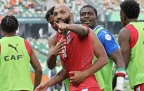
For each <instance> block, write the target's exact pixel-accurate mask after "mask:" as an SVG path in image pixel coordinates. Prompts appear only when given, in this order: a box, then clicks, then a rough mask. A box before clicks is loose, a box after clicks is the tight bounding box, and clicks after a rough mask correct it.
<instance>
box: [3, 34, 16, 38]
mask: <svg viewBox="0 0 144 91" xmlns="http://www.w3.org/2000/svg"><path fill="white" fill-rule="evenodd" d="M12 36H16V33H4V37H12Z"/></svg>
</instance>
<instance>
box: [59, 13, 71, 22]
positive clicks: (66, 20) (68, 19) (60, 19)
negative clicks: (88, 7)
mask: <svg viewBox="0 0 144 91" xmlns="http://www.w3.org/2000/svg"><path fill="white" fill-rule="evenodd" d="M70 20H71V19H70V15H69V16H68V17H67V18H66V19H62V18H58V19H57V21H56V22H57V23H59V21H63V23H66V24H69V23H70Z"/></svg>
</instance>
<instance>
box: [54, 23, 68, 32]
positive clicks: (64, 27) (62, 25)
mask: <svg viewBox="0 0 144 91" xmlns="http://www.w3.org/2000/svg"><path fill="white" fill-rule="evenodd" d="M54 24H55V25H56V27H57V28H58V30H57V31H58V32H59V33H62V32H64V31H65V30H67V24H65V23H56V22H54Z"/></svg>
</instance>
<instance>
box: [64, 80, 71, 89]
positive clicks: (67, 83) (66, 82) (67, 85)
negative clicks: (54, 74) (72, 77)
mask: <svg viewBox="0 0 144 91" xmlns="http://www.w3.org/2000/svg"><path fill="white" fill-rule="evenodd" d="M64 83H65V87H66V91H69V84H70V81H69V79H68V78H67V79H65V80H64Z"/></svg>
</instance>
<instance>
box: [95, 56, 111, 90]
mask: <svg viewBox="0 0 144 91" xmlns="http://www.w3.org/2000/svg"><path fill="white" fill-rule="evenodd" d="M95 61H96V57H95V58H94V60H93V62H95ZM112 67H113V61H112V60H111V59H110V58H109V59H108V64H107V65H105V66H104V67H103V68H102V69H100V70H99V71H98V72H96V73H95V77H96V79H97V81H98V84H99V85H100V89H101V90H102V89H104V91H112Z"/></svg>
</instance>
